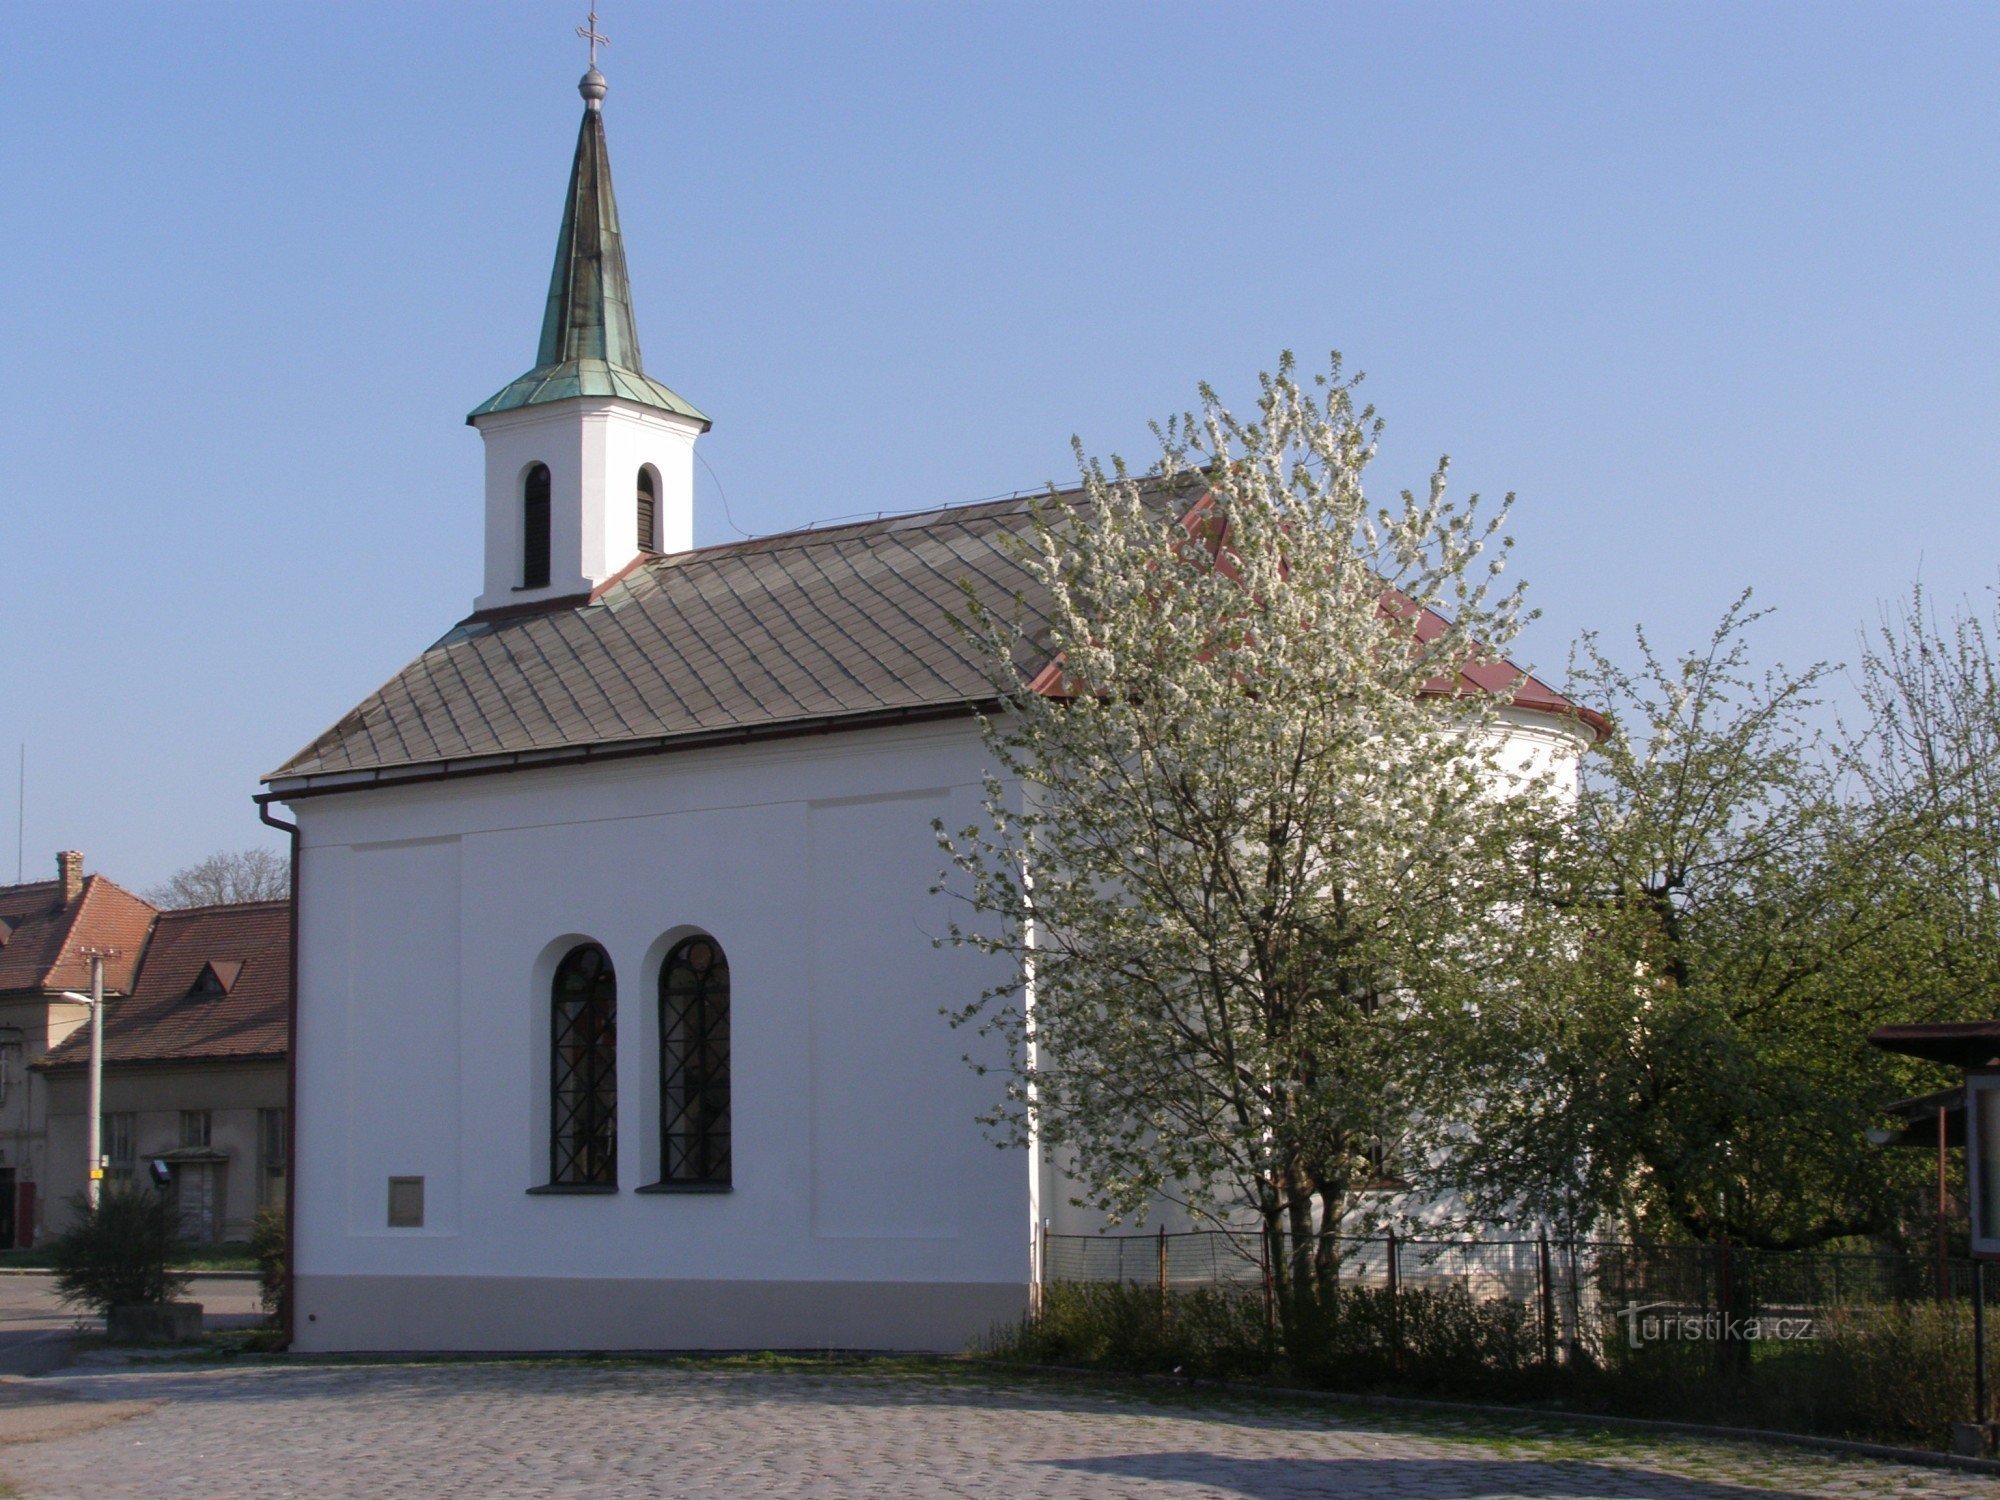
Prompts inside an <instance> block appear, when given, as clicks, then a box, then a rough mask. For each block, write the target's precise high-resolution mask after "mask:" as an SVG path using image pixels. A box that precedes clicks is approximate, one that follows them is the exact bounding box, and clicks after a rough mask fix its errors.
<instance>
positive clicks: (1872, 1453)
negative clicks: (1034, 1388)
mask: <svg viewBox="0 0 2000 1500" xmlns="http://www.w3.org/2000/svg"><path fill="white" fill-rule="evenodd" d="M990 1368H993V1369H1001V1370H1004V1369H1010V1368H1011V1369H1016V1370H1032V1371H1034V1372H1036V1373H1037V1374H1042V1375H1065V1376H1069V1377H1071V1378H1072V1379H1083V1380H1098V1381H1121V1380H1139V1381H1144V1382H1147V1383H1149V1384H1158V1385H1172V1386H1183V1387H1191V1388H1195V1389H1200V1390H1211V1391H1224V1392H1227V1393H1228V1394H1230V1395H1234V1396H1283V1397H1286V1398H1287V1399H1290V1400H1299V1401H1317V1402H1321V1403H1324V1404H1326V1405H1329V1406H1333V1405H1344V1406H1374V1407H1380V1408H1382V1409H1384V1410H1387V1411H1410V1412H1451V1413H1456V1414H1458V1415H1461V1416H1482V1417H1506V1418H1509V1419H1510V1420H1513V1421H1524V1420H1525V1421H1533V1422H1564V1423H1567V1424H1569V1425H1570V1426H1572V1427H1611V1428H1620V1429H1624V1430H1627V1431H1632V1432H1657V1433H1663V1434H1672V1435H1675V1436H1678V1437H1698V1438H1706V1439H1708V1440H1710V1441H1712V1442H1730V1443H1758V1444H1762V1445H1764V1446H1766V1447H1782V1448H1807V1449H1811V1450H1813V1451H1815V1452H1819V1453H1833V1454H1841V1455H1845V1456H1847V1457H1850V1458H1872V1459H1878V1460H1881V1461H1884V1462H1887V1463H1898V1464H1911V1465H1915V1466H1917V1467H1921V1468H1926V1469H1957V1470H1959V1471H1961V1472H1962V1473H1967V1474H1996V1475H2000V1459H1991V1458H1965V1457H1962V1456H1960V1455H1959V1454H1956V1453H1940V1452H1936V1451H1934V1450H1932V1449H1929V1448H1897V1447H1893V1446H1891V1445H1890V1444H1887V1443H1862V1442H1854V1441H1852V1440H1850V1439H1847V1438H1830V1437H1817V1436H1814V1435H1813V1434H1811V1433H1805V1432H1774V1431H1772V1430H1770V1429H1768V1428H1763V1427H1712V1426H1709V1425H1708V1424H1706V1423H1703V1422H1669V1421H1662V1420H1658V1419H1655V1418H1652V1417H1619V1416H1610V1415H1604V1416H1600V1415H1598V1414H1596V1413H1594V1412H1582V1411H1560V1410H1553V1409H1549V1408H1546V1407H1539V1406H1498V1405H1494V1404H1492V1403H1490V1402H1480V1401H1432V1400H1427V1399H1425V1398H1423V1397H1421V1396H1373V1395H1355V1394H1351V1393H1348V1392H1344V1391H1315V1390H1304V1389H1301V1388H1299V1387H1297V1386H1288V1385H1244V1384H1241V1383H1239V1382H1236V1381H1229V1380H1204V1379H1199V1378H1197V1377H1195V1376H1192V1375H1158V1374H1153V1375H1143V1374H1142V1375H1121V1374H1116V1373H1113V1372H1110V1371H1104V1370H1077V1369H1071V1368H1070V1367H1068V1366H1066V1365H1012V1366H1008V1365H1004V1364H999V1363H997V1362H996V1363H994V1364H993V1365H991V1366H990Z"/></svg>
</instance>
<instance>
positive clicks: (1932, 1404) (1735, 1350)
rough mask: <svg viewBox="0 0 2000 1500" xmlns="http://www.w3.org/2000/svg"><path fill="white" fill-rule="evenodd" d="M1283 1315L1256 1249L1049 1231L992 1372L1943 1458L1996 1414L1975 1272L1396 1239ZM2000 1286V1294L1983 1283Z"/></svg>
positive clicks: (1981, 1291)
mask: <svg viewBox="0 0 2000 1500" xmlns="http://www.w3.org/2000/svg"><path fill="white" fill-rule="evenodd" d="M1333 1243H1334V1246H1335V1254H1336V1255H1337V1258H1338V1274H1337V1276H1336V1277H1335V1278H1334V1279H1333V1281H1332V1282H1331V1284H1330V1287H1331V1289H1330V1290H1329V1291H1325V1292H1322V1293H1321V1294H1320V1295H1318V1296H1317V1297H1315V1298H1312V1299H1311V1300H1310V1301H1309V1302H1300V1301H1298V1300H1296V1299H1288V1298H1287V1297H1286V1295H1285V1293H1284V1291H1283V1288H1282V1285H1281V1284H1280V1282H1279V1281H1278V1279H1276V1278H1273V1277H1272V1276H1271V1274H1270V1270H1269V1268H1268V1267H1267V1266H1266V1265H1265V1263H1264V1259H1263V1255H1262V1251H1261V1241H1260V1240H1259V1238H1258V1237H1257V1236H1256V1235H1255V1234H1234V1233H1231V1232H1228V1231H1223V1230H1197V1231H1192V1232H1184V1233H1178V1234H1170V1233H1167V1232H1165V1231H1156V1232H1154V1233H1151V1234H1123V1235H1064V1234H1048V1233H1044V1235H1043V1237H1042V1243H1041V1245H1040V1252H1041V1265H1042V1282H1041V1284H1040V1286H1039V1287H1038V1288H1037V1289H1036V1290H1037V1296H1036V1299H1035V1305H1034V1308H1033V1310H1032V1312H1031V1313H1030V1315H1029V1317H1028V1318H1027V1319H1026V1320H1025V1321H1024V1322H1023V1323H1022V1324H1021V1325H1020V1327H1018V1328H1016V1329H1013V1330H1010V1331H1008V1332H1006V1333H1005V1334H1003V1335H1001V1336H999V1337H997V1338H996V1340H995V1341H994V1345H993V1349H992V1352H993V1353H995V1354H996V1355H999V1356H1000V1357H1003V1358H1006V1357H1012V1358H1023V1359H1032V1360H1036V1361H1041V1362H1052V1363H1072V1364H1084V1365H1091V1366H1096V1367H1099V1368H1105V1369H1118V1370H1133V1371H1149V1370H1158V1371H1165V1370H1178V1371H1180V1372H1181V1373H1184V1374H1189V1375H1199V1376H1217V1377H1224V1378H1253V1379H1283V1380H1288V1381H1293V1382H1300V1383H1311V1384H1317V1385H1322V1386H1326V1387H1329V1388H1337V1389H1343V1390H1370V1391H1376V1390H1379V1391H1398V1392H1402V1393H1405V1394H1412V1395H1436V1396H1448V1397H1459V1398H1474V1399H1486V1400H1512V1401H1538V1402H1548V1403H1552V1404H1557V1405H1561V1406H1563V1407H1566V1408H1570V1409H1579V1410H1590V1411H1603V1412H1611V1413H1620V1414H1625V1415H1635V1416H1649V1417H1659V1418H1670V1419H1676V1420H1686V1421H1712V1422H1722V1423H1727V1424H1729V1425H1734V1426H1763V1427H1772V1428H1778V1429H1783V1430H1789V1431H1796V1432H1809V1433H1819V1434H1824V1435H1828V1436H1834V1437H1849V1438H1860V1439H1867V1440H1873V1441H1885V1442H1894V1443H1906V1444H1916V1445H1919V1446H1925V1447H1943V1446H1945V1445H1946V1443H1947V1441H1948V1433H1949V1428H1950V1424H1952V1423H1954V1422H1968V1421H1985V1420H1988V1419H1989V1418H1990V1416H1991V1415H1992V1413H1991V1407H1990V1404H1989V1403H1990V1396H1989V1386H1988V1381H1987V1372H1986V1360H1985V1322H1986V1299H1987V1296H1988V1295H1989V1292H1990V1291H1991V1290H1992V1288H1990V1287H1989V1286H1988V1284H1987V1277H1988V1275H1989V1273H1987V1272H1986V1271H1985V1270H1984V1267H1983V1263H1980V1262H1976V1261H1970V1260H1964V1259H1955V1258H1945V1257H1937V1256H1902V1255H1868V1254H1822V1253H1807V1252H1782V1253H1780V1252H1767V1251H1758V1250H1751V1249H1746V1248H1744V1247H1742V1246H1735V1245H1729V1244H1669V1243H1660V1242H1647V1243H1631V1242H1615V1241H1576V1242H1571V1241H1558V1240H1551V1239H1548V1238H1546V1237H1537V1238H1533V1239H1526V1238H1518V1239H1486V1240H1436V1239H1428V1240H1427V1239H1405V1238H1400V1237H1397V1236H1395V1235H1382V1236H1378V1237H1374V1238H1342V1239H1339V1240H1337V1241H1335V1242H1333ZM1996 1285H2000V1283H1996Z"/></svg>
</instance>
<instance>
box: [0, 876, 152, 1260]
mask: <svg viewBox="0 0 2000 1500" xmlns="http://www.w3.org/2000/svg"><path fill="white" fill-rule="evenodd" d="M153 917H154V910H153V908H152V907H151V906H150V905H149V904H147V903H146V902H145V901H142V900H140V899H139V897H137V896H135V895H133V894H132V893H131V892H130V891H128V890H125V889H123V888H122V887H120V886H118V885H116V884H114V883H113V882H111V881H110V880H108V879H106V878H105V877H104V876H102V875H86V874H84V871H83V856H82V855H81V854H78V853H77V852H76V851H75V850H73V849H66V850H64V851H63V852H62V853H60V854H58V855H57V856H56V878H55V879H54V880H37V881H30V882H28V883H26V884H22V885H8V886H0V1248H13V1247H23V1246H29V1245H32V1244H33V1243H34V1242H35V1238H36V1236H37V1235H38V1234H39V1233H40V1232H41V1231H42V1229H43V1228H44V1227H45V1225H46V1224H47V1222H48V1216H49V1214H50V1213H51V1212H55V1213H57V1214H60V1202H61V1199H62V1198H63V1197H64V1196H65V1195H67V1194H68V1193H70V1192H73V1191H75V1190H76V1189H78V1188H81V1187H82V1186H83V1176H82V1174H81V1172H79V1173H77V1174H76V1175H75V1176H73V1177H65V1176H63V1175H62V1174H61V1172H60V1171H59V1170H58V1169H57V1168H56V1166H55V1163H54V1162H53V1160H52V1159H51V1157H50V1155H49V1149H48V1148H49V1142H48V1099H47V1088H46V1085H45V1083H44V1081H43V1078H42V1076H41V1075H40V1074H38V1073H37V1072H35V1071H34V1067H35V1064H37V1063H39V1062H40V1061H41V1060H42V1059H43V1057H44V1056H45V1055H46V1054H47V1053H48V1052H49V1051H50V1050H51V1049H52V1048H54V1047H56V1046H58V1045H59V1044H60V1043H61V1042H62V1041H63V1040H64V1039H65V1038H66V1037H69V1036H71V1035H73V1034H75V1033H77V1031H78V1029H79V1028H83V1027H84V1023H85V1022H86V1021H87V1020H88V1019H89V1017H90V1009H89V1007H88V1006H84V1005H78V1004H76V1003H74V1002H73V1001H70V1000H66V999H64V998H63V996H64V992H65V991H74V992H76V993H79V994H88V993H89V992H90V958H89V955H90V953H91V952H92V951H93V950H94V951H96V952H99V953H101V954H103V955H104V956H105V959H104V990H105V994H106V996H107V1004H106V1005H105V1013H106V1014H107V1015H109V1014H110V1013H111V1012H112V1011H113V1010H114V1009H115V1008H116V1007H117V1006H118V1005H119V1004H120V1003H121V999H120V997H122V996H124V995H126V994H128V993H129V992H130V991H131V988H132V975H133V971H134V970H135V969H136V968H137V966H138V963H139V956H140V953H141V951H142V950H143V949H144V947H145V945H146V935H147V933H148V932H149V931H150V929H151V927H152V924H153ZM86 1034H87V1028H86ZM52 1198H53V1199H54V1200H55V1204H54V1205H53V1207H52V1205H51V1202H50V1200H51V1199H52Z"/></svg>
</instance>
